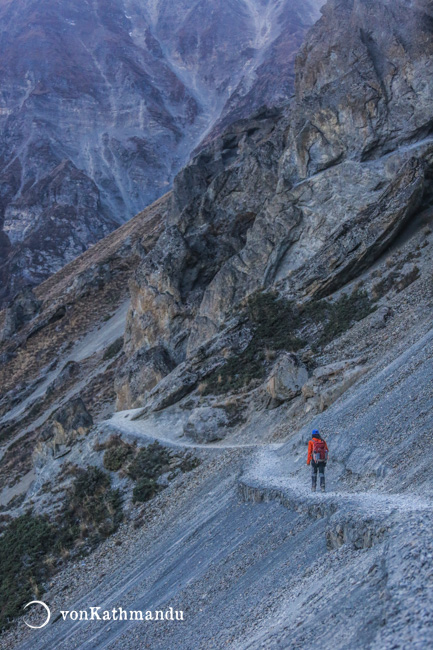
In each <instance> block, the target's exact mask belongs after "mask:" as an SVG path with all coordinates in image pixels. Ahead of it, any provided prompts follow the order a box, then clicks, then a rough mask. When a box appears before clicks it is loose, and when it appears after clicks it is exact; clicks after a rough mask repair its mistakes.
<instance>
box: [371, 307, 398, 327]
mask: <svg viewBox="0 0 433 650" xmlns="http://www.w3.org/2000/svg"><path fill="white" fill-rule="evenodd" d="M392 313H393V312H392V309H391V307H388V305H383V306H382V307H379V309H377V310H376V311H375V312H374V313H373V315H372V317H371V320H370V327H371V328H372V329H374V330H381V329H383V328H384V327H386V324H387V322H388V320H389V319H390V318H391V316H392Z"/></svg>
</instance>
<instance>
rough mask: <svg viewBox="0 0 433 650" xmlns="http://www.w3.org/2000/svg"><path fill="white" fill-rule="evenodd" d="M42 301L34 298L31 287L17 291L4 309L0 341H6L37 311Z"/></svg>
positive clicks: (35, 314) (31, 318)
mask: <svg viewBox="0 0 433 650" xmlns="http://www.w3.org/2000/svg"><path fill="white" fill-rule="evenodd" d="M41 306H42V301H41V300H38V298H36V296H35V294H34V293H33V290H32V289H31V287H26V288H24V289H22V290H21V291H19V292H18V293H17V295H16V296H15V297H14V299H13V300H12V302H11V304H10V305H9V307H8V308H7V309H6V314H5V320H4V325H3V330H2V332H1V334H0V342H2V341H7V340H8V339H9V338H11V337H12V336H13V335H14V334H16V333H17V332H19V330H20V329H21V328H22V327H24V325H26V324H27V323H29V322H30V321H31V320H33V318H34V317H35V316H37V314H38V313H39V311H40V309H41Z"/></svg>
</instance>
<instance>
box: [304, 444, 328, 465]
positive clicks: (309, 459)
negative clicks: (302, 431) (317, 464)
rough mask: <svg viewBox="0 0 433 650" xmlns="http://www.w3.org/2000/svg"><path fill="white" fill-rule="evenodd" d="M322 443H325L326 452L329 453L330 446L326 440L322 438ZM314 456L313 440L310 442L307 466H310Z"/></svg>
mask: <svg viewBox="0 0 433 650" xmlns="http://www.w3.org/2000/svg"><path fill="white" fill-rule="evenodd" d="M322 442H324V443H325V448H326V451H329V449H328V445H327V444H326V442H325V440H323V438H322ZM312 456H313V439H311V440H310V441H309V442H308V456H307V465H309V464H310V463H311V458H312Z"/></svg>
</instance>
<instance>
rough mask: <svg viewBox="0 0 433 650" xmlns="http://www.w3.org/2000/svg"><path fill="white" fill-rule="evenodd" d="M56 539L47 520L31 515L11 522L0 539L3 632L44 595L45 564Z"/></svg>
mask: <svg viewBox="0 0 433 650" xmlns="http://www.w3.org/2000/svg"><path fill="white" fill-rule="evenodd" d="M54 539H55V530H54V527H53V526H51V524H50V523H49V521H48V520H47V519H46V518H45V517H40V516H34V515H32V514H31V513H30V512H28V513H26V514H24V515H22V516H21V517H17V518H16V519H14V520H13V521H11V522H10V523H9V524H8V526H7V528H6V530H5V531H4V533H3V535H2V536H1V537H0V629H1V628H4V627H5V626H7V624H8V623H9V622H10V621H11V620H12V619H13V618H15V617H16V616H19V615H20V614H22V606H23V604H25V603H26V602H28V601H29V600H31V599H32V596H33V594H35V593H38V594H40V593H41V587H40V585H41V582H42V581H43V580H44V579H45V577H46V575H47V568H46V565H45V564H44V563H43V559H44V557H46V556H47V554H48V552H49V551H50V549H51V546H52V544H53V542H54Z"/></svg>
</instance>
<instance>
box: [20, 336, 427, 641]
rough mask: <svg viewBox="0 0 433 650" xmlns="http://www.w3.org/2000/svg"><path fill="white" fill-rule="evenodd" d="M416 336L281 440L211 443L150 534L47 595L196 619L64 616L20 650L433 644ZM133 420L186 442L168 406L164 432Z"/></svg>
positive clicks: (149, 522) (123, 543)
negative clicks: (314, 488)
mask: <svg viewBox="0 0 433 650" xmlns="http://www.w3.org/2000/svg"><path fill="white" fill-rule="evenodd" d="M412 336H413V339H414V340H412V341H410V342H408V343H407V345H406V346H405V349H404V351H403V352H402V353H401V354H399V355H398V356H397V357H396V358H395V359H394V360H392V362H391V363H389V362H388V364H384V367H383V369H382V370H380V371H378V372H377V373H376V374H375V375H374V376H372V377H371V378H370V379H366V380H365V381H364V382H363V383H362V384H361V385H358V386H353V387H352V389H350V390H349V391H348V392H347V394H346V395H345V396H343V397H342V398H341V399H340V400H339V401H337V402H336V403H334V404H333V405H332V406H331V407H330V408H329V409H328V410H327V411H325V412H324V413H322V414H320V415H319V416H317V417H316V418H315V420H314V421H313V422H312V423H310V425H309V426H308V429H307V428H306V429H305V430H302V431H300V432H299V433H298V434H296V435H295V436H293V437H292V438H291V439H290V441H289V442H287V443H286V444H284V445H283V446H281V447H280V448H278V449H277V448H274V449H272V450H270V449H267V448H266V447H261V448H258V449H251V448H250V449H239V448H233V449H228V448H226V447H227V445H228V441H226V442H225V443H224V444H225V445H226V447H225V448H222V449H221V445H213V446H212V447H209V451H210V450H211V449H212V453H211V454H207V452H206V450H204V449H199V450H198V453H200V455H201V457H202V458H203V462H202V464H201V465H200V466H199V467H198V468H197V469H196V470H194V471H193V472H192V473H191V474H190V475H186V479H185V480H184V482H183V483H182V484H181V485H178V486H174V485H172V486H170V487H168V488H167V489H166V490H164V491H163V492H162V493H161V494H160V495H158V497H156V499H155V501H154V505H153V506H152V507H151V513H150V514H149V515H148V516H147V518H146V521H145V525H144V526H143V528H140V529H138V530H136V531H132V532H131V531H130V530H127V529H126V528H123V529H122V530H121V531H119V533H117V534H116V535H115V536H114V539H111V540H110V541H109V542H107V543H106V544H105V545H104V546H103V547H102V548H101V549H99V550H98V551H96V553H95V554H94V556H91V557H90V558H89V559H88V560H86V561H85V562H84V564H82V565H79V566H78V565H75V566H73V567H71V568H69V569H66V570H65V573H66V576H65V577H63V576H62V575H60V576H58V578H57V579H56V581H58V582H60V583H61V584H63V583H64V582H66V584H67V583H68V581H71V580H72V581H73V582H74V584H73V588H72V589H70V591H68V590H67V589H66V591H63V592H62V591H58V592H56V593H54V592H53V593H51V594H50V593H48V594H47V596H46V598H47V600H48V602H50V603H52V606H53V610H54V611H55V612H56V613H58V610H60V609H67V610H71V609H76V610H80V609H85V608H89V607H90V606H91V605H94V606H101V607H102V608H103V609H111V608H112V607H119V606H121V607H123V608H124V609H128V610H138V609H141V610H148V609H150V610H155V609H165V608H167V607H169V606H173V607H174V608H175V609H182V610H183V611H184V613H185V623H184V624H182V625H180V624H179V623H176V622H169V621H166V622H164V624H163V625H157V624H155V623H151V624H150V623H149V624H145V623H140V622H134V621H129V620H128V621H121V622H119V621H105V622H104V621H87V622H86V621H81V622H80V621H78V622H73V621H70V620H68V621H65V622H63V621H62V620H57V621H56V620H55V614H54V616H53V619H54V622H53V623H52V624H50V625H49V626H47V628H44V629H43V630H41V631H40V632H38V634H37V635H34V634H32V635H29V636H28V637H27V640H26V641H24V642H22V643H19V644H17V645H16V647H18V648H22V649H23V650H24V649H25V650H30V649H32V650H38V649H40V650H42V648H48V647H56V648H57V649H58V650H69V649H71V648H83V649H90V648H92V649H95V648H111V649H118V648H119V649H120V648H122V650H132V649H134V650H136V649H137V648H139V647H140V648H141V647H149V648H151V649H152V650H166V649H167V648H176V650H192V649H193V648H194V649H195V648H204V647H206V648H209V649H215V650H220V649H221V648H223V647H224V648H225V647H230V648H233V649H238V648H239V649H240V648H257V649H258V648H260V649H261V650H262V649H263V648H265V649H267V648H277V647H284V648H308V649H309V650H310V648H313V649H315V648H325V647H332V648H335V649H341V650H343V649H346V648H351V649H352V648H355V649H357V648H359V649H361V648H362V649H363V650H364V648H371V649H374V650H376V649H377V650H379V649H380V650H384V649H385V650H387V649H388V648H393V647H394V648H395V647H399V648H411V650H412V649H413V648H415V649H418V648H419V649H421V648H426V647H429V645H430V644H431V638H432V634H433V608H432V603H433V539H432V536H431V524H432V488H433V486H432V479H431V470H430V464H429V457H428V454H426V453H425V450H426V448H429V446H428V445H429V436H430V431H431V428H432V426H431V425H432V424H433V423H432V413H433V408H432V407H433V404H432V401H433V395H432V390H431V385H432V380H433V364H432V357H433V331H430V332H428V333H427V334H425V335H424V336H422V337H421V338H419V334H418V339H417V338H416V336H415V333H413V334H412ZM136 414H137V413H135V412H134V413H130V414H129V417H128V418H127V417H125V415H127V414H126V413H123V414H117V415H116V416H115V418H114V419H113V421H112V422H111V424H112V425H113V428H115V429H117V430H119V428H122V429H123V431H125V432H126V431H127V430H128V432H129V434H130V435H135V436H136V437H137V436H139V437H141V436H144V437H145V438H146V439H148V440H149V439H152V438H153V439H156V438H158V439H160V440H161V441H163V442H166V441H167V440H168V441H169V442H171V444H173V443H174V442H175V443H176V444H182V442H183V441H182V440H179V438H180V435H181V429H182V426H181V425H182V422H181V421H180V422H178V423H177V428H176V417H177V416H176V417H174V415H173V414H171V415H170V414H169V413H168V412H167V413H162V414H160V415H159V416H158V417H159V418H160V421H159V424H158V426H157V425H156V421H157V418H156V416H155V418H154V421H153V422H152V420H151V419H150V420H147V421H146V420H142V421H141V420H131V419H130V418H131V417H133V416H134V415H136ZM108 422H110V421H108ZM146 422H147V423H146ZM106 424H107V423H105V425H106ZM105 425H104V426H105ZM151 425H152V426H151ZM311 426H314V427H317V428H319V429H320V428H322V430H323V431H324V432H329V435H327V439H328V442H329V446H330V448H331V450H332V457H331V460H330V462H329V464H328V469H327V472H328V475H329V479H330V481H329V483H328V489H329V492H328V493H326V494H324V495H322V494H314V495H313V494H311V493H310V492H309V491H308V487H309V480H310V478H309V471H308V468H307V467H306V466H305V451H306V447H305V442H306V438H307V436H308V435H309V432H310V427H311ZM387 427H388V428H387ZM382 431H384V432H387V435H378V432H382ZM391 431H392V445H391V444H390V439H391V438H390V435H389V432H391ZM218 450H219V451H218ZM215 452H217V453H215ZM282 505H284V506H286V507H282ZM116 542H118V543H119V544H120V546H119V547H117V545H116ZM68 571H69V573H68ZM62 581H63V582H62ZM348 621H350V625H348ZM315 626H316V627H317V626H318V627H319V628H320V630H321V634H320V635H319V636H315V635H314V634H312V630H313V629H314V627H315ZM9 647H11V646H10V645H9Z"/></svg>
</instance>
